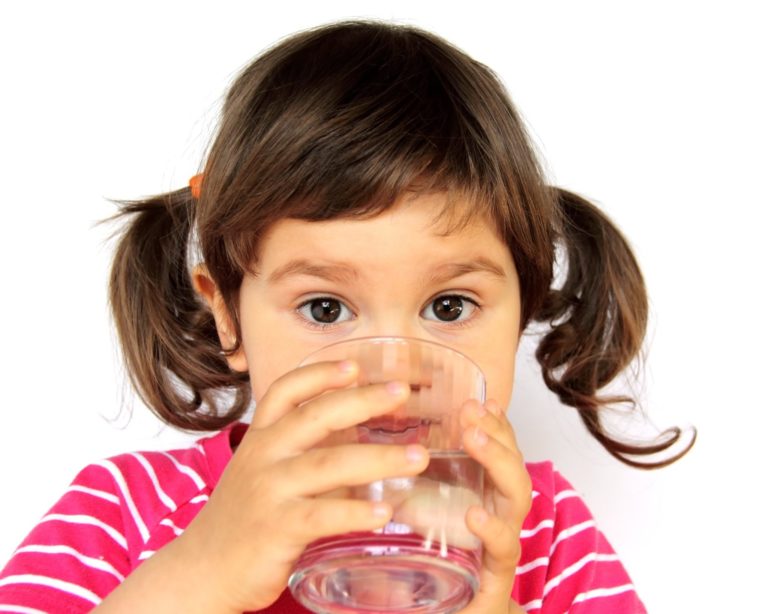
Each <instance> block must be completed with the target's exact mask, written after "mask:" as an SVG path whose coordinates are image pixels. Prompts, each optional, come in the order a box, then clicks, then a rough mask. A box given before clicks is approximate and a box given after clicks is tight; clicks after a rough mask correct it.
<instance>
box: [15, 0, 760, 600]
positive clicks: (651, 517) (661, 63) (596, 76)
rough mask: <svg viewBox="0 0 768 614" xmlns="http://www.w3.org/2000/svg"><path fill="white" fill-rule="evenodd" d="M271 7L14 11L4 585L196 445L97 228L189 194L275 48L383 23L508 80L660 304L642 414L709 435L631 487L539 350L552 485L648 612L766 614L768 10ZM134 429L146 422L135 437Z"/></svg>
mask: <svg viewBox="0 0 768 614" xmlns="http://www.w3.org/2000/svg"><path fill="white" fill-rule="evenodd" d="M266 4H267V3H264V5H265V6H266ZM269 4H277V6H273V7H271V8H269V9H267V8H260V7H261V6H262V5H261V3H256V2H253V3H234V2H218V3H216V4H214V3H210V4H195V3H190V2H184V3H154V2H153V3H151V4H150V3H147V4H143V3H135V2H134V3H131V4H130V5H128V4H125V5H123V8H116V6H117V5H116V4H115V5H107V3H99V4H97V3H95V2H94V3H93V4H90V5H87V4H85V3H72V2H68V3H53V2H50V3H47V4H46V3H43V4H40V3H34V4H33V3H27V4H25V5H24V8H14V9H8V8H3V9H1V11H2V13H0V62H1V63H2V73H0V74H1V76H0V78H1V79H2V82H1V84H0V89H1V90H2V95H0V163H1V168H0V203H1V204H0V207H1V211H2V213H0V220H1V221H0V262H1V263H2V273H1V277H0V279H1V280H2V286H0V287H1V291H2V295H0V296H1V297H2V301H0V310H1V311H0V314H1V315H2V324H3V334H2V337H1V338H2V351H1V352H0V361H1V363H0V367H2V368H1V369H0V378H2V379H1V380H0V384H1V386H2V388H1V390H2V392H3V399H2V404H1V405H0V412H2V413H1V414H0V493H2V495H0V496H2V506H0V510H2V511H1V512H0V514H2V525H1V526H2V528H0V559H2V560H5V559H7V558H8V557H9V556H10V555H11V553H12V551H13V549H14V547H15V546H16V544H17V543H18V542H19V541H20V540H21V539H22V538H23V536H24V535H25V533H26V532H27V531H28V530H29V529H30V528H31V527H32V526H33V524H34V523H35V522H36V521H37V520H38V519H39V518H40V516H41V515H43V514H44V512H45V511H46V509H47V508H48V506H49V505H50V504H52V503H53V501H54V500H55V499H56V498H57V496H58V495H59V493H61V492H62V490H63V489H64V488H65V487H66V485H67V484H68V483H69V481H70V479H71V478H72V477H73V476H74V474H75V472H76V471H77V470H78V469H79V468H80V467H82V466H83V465H84V464H86V463H88V462H91V461H93V460H96V459H99V458H102V457H104V456H109V455H113V454H116V453H118V452H122V451H127V450H133V449H137V448H163V447H168V446H174V445H177V444H178V443H180V442H181V441H183V440H184V439H185V436H183V435H180V434H178V433H174V432H171V431H168V430H163V429H162V428H161V427H160V426H159V425H158V424H157V423H155V422H154V421H153V420H152V419H151V418H150V417H149V413H148V411H147V410H146V409H144V408H143V407H141V405H140V404H139V403H138V402H136V401H134V400H133V399H132V397H131V394H130V392H129V390H128V388H127V386H126V384H125V382H124V377H123V375H122V373H121V371H120V367H119V360H118V357H117V350H116V348H115V345H114V339H113V335H112V333H111V329H110V324H109V320H108V313H107V307H106V291H105V281H106V275H107V268H108V263H109V257H110V249H111V247H110V244H109V243H106V242H105V240H106V237H107V233H106V231H105V229H104V228H95V229H94V228H93V227H92V224H93V222H95V221H96V220H97V219H100V218H104V217H106V216H108V215H110V214H111V213H112V212H113V207H112V205H111V204H110V203H109V202H108V201H107V200H106V198H137V197H140V196H144V195H148V194H153V193H157V192H161V191H167V190H170V189H175V188H178V187H181V186H183V185H185V183H186V180H187V178H188V177H189V176H190V175H192V174H194V173H195V172H196V171H197V169H198V167H199V165H200V161H201V155H202V152H203V149H204V147H205V145H206V142H207V137H208V135H209V134H210V133H211V130H212V128H213V126H214V124H215V121H216V111H217V109H218V105H219V101H220V96H221V95H222V94H223V92H224V90H225V88H226V86H227V84H228V83H229V82H230V79H231V78H232V76H233V75H234V73H235V72H236V71H237V69H239V68H240V67H241V66H242V65H243V64H245V63H246V62H247V61H248V60H249V59H250V58H251V57H253V56H254V55H256V54H257V53H258V52H259V51H260V50H262V49H263V48H264V47H266V46H267V45H269V44H271V43H273V42H275V41H276V40H277V39H279V38H281V37H283V36H285V35H287V34H289V33H292V32H294V31H296V30H298V29H301V28H304V27H309V26H313V25H317V24H319V23H324V22H327V21H331V20H334V19H337V18H341V17H352V16H359V17H378V18H384V19H394V20H397V21H399V22H404V23H413V24H417V25H420V26H423V27H425V28H427V29H431V30H433V31H435V32H436V33H438V34H440V35H442V36H444V37H446V38H447V39H449V40H451V41H452V42H454V43H456V44H458V45H459V46H461V47H462V48H464V49H465V50H466V51H468V52H469V53H470V54H471V55H473V56H475V57H476V58H477V59H479V60H480V61H482V62H484V63H486V64H488V65H489V66H491V67H492V68H493V69H494V70H495V71H496V72H497V73H498V74H499V75H500V76H501V78H502V79H503V81H504V82H505V83H506V85H507V86H508V88H509V90H510V92H511V95H512V98H513V100H514V101H515V103H516V104H517V106H518V108H519V110H520V111H521V113H522V115H523V116H524V117H525V119H526V121H527V123H528V124H529V125H530V127H531V130H532V134H533V137H534V139H535V141H536V143H537V145H538V147H539V148H540V150H541V152H542V155H543V157H544V158H545V159H546V161H547V165H548V168H549V169H550V174H551V177H552V180H553V181H555V182H557V183H558V184H560V185H562V186H565V187H568V188H570V189H572V190H575V191H578V192H581V193H582V194H584V195H586V196H588V197H590V198H592V199H594V200H595V201H596V202H598V203H599V204H601V205H602V206H603V207H604V208H605V210H607V211H608V213H609V214H610V215H612V216H613V217H614V219H615V220H616V222H617V223H618V224H619V226H620V227H621V228H622V229H623V230H624V231H625V233H626V234H627V235H628V237H629V238H630V240H631V242H632V244H633V245H634V247H635V249H636V252H637V255H638V258H639V260H640V262H641V264H642V266H643V268H644V271H645V275H646V278H647V284H648V289H649V293H650V296H651V301H652V322H651V327H650V333H649V339H648V360H647V364H646V377H645V379H644V380H642V381H641V383H640V384H638V385H637V386H636V388H638V390H639V392H640V393H641V397H642V399H643V402H644V406H645V408H646V410H647V412H648V414H649V416H650V419H651V420H652V422H653V423H654V424H656V425H657V426H658V427H660V428H664V427H667V426H669V425H673V424H680V425H684V426H685V425H689V424H694V425H696V426H697V427H698V429H699V441H698V443H697V444H696V446H695V448H694V450H693V451H692V452H691V454H690V455H689V456H688V457H687V458H685V459H684V460H683V461H681V462H679V463H678V464H677V465H674V466H672V467H670V468H667V469H664V470H661V471H658V472H652V473H643V472H640V471H636V470H631V469H628V468H625V467H623V466H621V465H620V464H619V463H618V462H616V461H614V460H613V459H611V458H610V457H608V455H607V454H605V453H604V452H602V451H601V450H600V449H599V447H598V446H597V445H596V444H594V443H592V442H591V440H590V439H589V438H588V437H587V436H586V434H585V433H584V431H583V429H582V428H581V427H580V426H579V424H578V422H577V420H576V419H575V417H574V411H573V410H571V409H568V408H565V407H562V406H560V405H559V404H558V403H557V401H556V400H555V399H554V398H553V396H552V395H551V394H550V393H549V392H548V391H547V390H546V389H545V388H544V386H543V384H542V383H541V378H540V376H539V375H538V373H537V371H536V368H535V361H534V360H533V358H532V351H533V340H527V341H526V342H525V344H524V345H523V347H522V349H521V354H520V358H519V369H518V373H517V385H516V386H517V387H516V391H515V395H514V398H513V401H512V406H511V410H510V415H511V417H512V419H513V423H514V424H515V425H516V427H517V429H518V432H519V437H520V439H521V445H522V447H523V449H524V452H525V453H526V455H527V457H528V458H529V459H530V460H539V459H544V458H549V459H553V460H554V461H555V462H556V464H557V465H558V467H559V468H560V469H561V470H562V471H563V472H564V473H565V474H566V476H567V477H568V478H569V479H570V480H571V481H572V482H573V483H574V484H575V486H576V488H577V489H578V490H580V491H581V492H582V493H583V495H584V497H585V498H586V500H587V502H588V503H589V505H590V506H591V508H592V510H593V512H594V514H595V516H596V517H597V519H598V522H599V524H600V525H601V527H602V528H603V529H604V531H605V532H606V534H607V535H608V537H609V539H610V540H611V541H612V543H613V545H614V546H615V548H616V549H617V550H618V552H619V554H620V555H621V557H622V558H623V561H624V563H625V565H626V566H627V568H628V569H629V571H630V573H631V575H632V577H633V579H634V580H635V583H636V585H637V587H638V590H639V592H640V593H641V595H642V596H643V598H644V600H645V601H646V602H647V605H648V606H649V609H650V611H651V612H704V611H706V612H712V611H724V610H727V611H740V610H744V611H757V610H759V609H760V608H761V607H764V603H763V600H762V599H758V594H759V593H762V592H763V591H761V590H760V589H761V582H762V574H761V573H760V572H761V568H762V570H764V568H765V564H764V562H761V559H764V556H765V554H764V551H765V548H766V539H765V532H764V529H763V527H762V523H760V521H761V520H764V518H765V511H764V509H765V508H764V507H763V506H762V503H761V501H762V499H760V498H759V495H761V494H762V490H763V487H764V484H765V478H764V469H765V468H766V463H765V460H764V458H765V455H764V449H765V447H766V443H765V435H764V433H765V429H766V417H765V416H766V413H767V411H768V403H767V402H766V399H765V394H764V382H765V378H766V374H765V366H766V360H765V358H764V352H765V350H764V348H765V346H766V341H768V336H767V335H766V332H765V324H764V319H765V317H766V313H768V309H767V308H768V305H767V304H766V298H765V291H764V289H763V285H764V284H765V274H764V273H763V271H762V269H763V265H764V264H765V249H764V241H765V239H764V237H765V228H764V223H765V221H766V214H765V210H766V205H767V204H768V203H766V200H767V199H766V196H765V187H764V174H765V169H766V162H768V160H767V159H766V142H767V139H768V130H767V129H766V119H765V114H766V110H768V97H767V96H766V91H765V70H766V68H765V60H766V58H768V45H766V37H765V25H766V20H765V19H764V18H763V17H762V16H761V15H760V14H759V12H758V10H757V9H754V8H752V7H756V6H759V4H760V3H758V2H754V3H751V4H748V3H746V2H730V3H728V4H727V5H726V3H719V4H717V5H715V4H714V3H711V4H710V3H700V2H699V3H690V4H686V3H680V2H664V3H648V2H646V3H642V4H640V3H637V4H636V5H635V6H634V8H630V7H629V3H615V2H614V3H609V2H605V3H597V2H533V1H531V2H507V3H505V4H501V3H499V4H493V5H492V4H490V3H486V2H482V1H477V0H475V1H473V2H470V3H466V2H464V3H460V4H459V3H457V4H456V5H455V8H453V7H452V5H449V4H446V3H440V4H437V3H435V4H434V5H431V4H430V3H426V2H425V3H416V2H413V1H407V2H400V1H398V2H394V1H393V2H387V3H385V2H365V1H361V0H357V1H356V2H347V3H344V2H327V1H326V2H313V3H306V6H305V5H303V4H301V3H288V2H286V3H269ZM18 5H19V6H20V3H19V4H18ZM5 6H6V7H7V5H5ZM761 280H762V281H761ZM121 407H128V408H129V409H130V408H131V407H133V408H134V412H133V417H132V418H131V419H130V420H129V417H130V416H129V413H130V412H129V411H128V410H126V411H123V412H122V413H121V411H120V408H121ZM630 427H631V425H630V426H627V425H624V426H621V428H627V429H630ZM635 427H637V425H635ZM635 427H632V428H635ZM641 430H642V429H641ZM627 432H628V434H632V433H633V432H635V433H636V432H638V431H632V430H628V431H627ZM761 552H763V554H762V556H761ZM755 603H758V604H761V605H754V604H755Z"/></svg>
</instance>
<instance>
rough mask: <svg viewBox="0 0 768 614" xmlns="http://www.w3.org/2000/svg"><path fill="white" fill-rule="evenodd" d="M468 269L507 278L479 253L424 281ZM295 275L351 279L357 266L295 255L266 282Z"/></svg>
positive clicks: (355, 276) (437, 270)
mask: <svg viewBox="0 0 768 614" xmlns="http://www.w3.org/2000/svg"><path fill="white" fill-rule="evenodd" d="M469 273H486V274H488V275H490V276H492V277H494V278H496V279H499V280H506V279H507V274H506V273H505V272H504V269H503V267H501V266H500V265H499V264H497V263H496V262H494V261H493V260H490V259H489V258H485V257H483V256H480V257H478V258H473V259H472V260H467V261H463V262H448V263H445V264H441V265H440V266H437V267H435V268H434V269H433V270H432V271H431V272H430V273H429V275H427V278H426V280H425V282H426V283H427V284H439V283H443V282H446V281H448V280H450V279H454V278H456V277H461V276H462V275H468V274H469ZM298 275H305V276H309V277H318V278H320V279H325V280H327V281H330V282H334V283H351V282H353V281H357V279H359V277H360V274H359V272H358V271H357V269H356V268H355V267H354V266H352V265H351V264H347V263H343V262H338V263H330V264H318V263H316V262H310V261H309V260H306V259H304V258H298V259H296V260H291V261H289V262H287V263H285V264H284V265H282V266H280V267H278V268H277V269H275V270H274V271H272V273H271V274H270V276H269V278H268V279H267V283H268V284H270V285H272V284H277V283H280V282H282V281H285V280H286V279H287V278H289V277H294V276H298Z"/></svg>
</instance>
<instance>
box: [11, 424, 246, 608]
mask: <svg viewBox="0 0 768 614" xmlns="http://www.w3.org/2000/svg"><path fill="white" fill-rule="evenodd" d="M228 450H229V432H228V430H225V431H222V432H220V433H218V434H215V435H212V436H210V437H205V438H202V439H200V440H198V441H197V442H196V443H195V444H193V445H190V446H189V447H187V448H183V449H175V450H168V451H145V452H131V453H127V454H120V455H117V456H113V457H111V458H107V459H104V460H101V461H97V462H95V463H92V464H90V465H88V466H86V467H85V468H83V469H82V470H81V471H80V472H79V473H78V474H77V476H76V477H75V479H74V481H73V482H72V484H71V485H70V486H69V487H68V488H67V489H66V491H65V492H64V493H63V495H62V496H61V498H60V499H59V500H58V501H57V502H56V503H55V504H54V505H53V507H52V508H51V509H50V510H49V512H48V513H47V514H46V515H45V516H44V517H43V518H42V519H41V520H40V522H39V523H38V524H37V526H36V527H35V528H34V529H33V530H32V532H31V533H30V534H29V535H28V536H27V537H26V539H25V540H24V541H23V542H22V544H21V546H20V547H19V548H18V549H17V551H16V553H15V554H14V556H13V558H12V559H11V560H10V561H9V562H8V564H7V565H6V566H5V568H4V569H3V570H2V572H0V604H3V605H2V607H5V606H6V605H8V604H13V605H14V607H18V608H27V609H24V611H32V610H28V608H33V609H35V611H39V610H42V611H87V610H89V609H92V608H93V606H94V605H96V604H98V603H99V602H100V600H101V599H102V598H103V597H104V596H105V595H106V594H107V593H109V592H110V591H111V590H112V589H113V588H114V587H115V586H116V585H117V584H119V583H120V582H122V580H123V579H124V578H125V577H126V576H127V575H128V574H129V573H130V571H131V570H132V569H133V568H134V567H135V566H136V565H137V564H138V563H139V562H140V561H141V560H142V559H143V558H145V555H148V554H151V550H150V549H151V548H152V547H153V546H154V545H155V544H162V543H165V542H167V541H170V540H171V539H172V538H173V537H174V536H175V535H178V533H179V531H180V530H181V529H182V528H183V527H184V526H186V524H188V522H189V521H191V519H192V518H193V517H194V515H195V514H196V512H197V511H198V510H199V508H200V507H201V506H202V505H203V504H204V502H205V501H206V500H207V498H208V497H207V495H208V493H209V492H210V491H211V489H212V488H213V484H214V475H213V473H212V471H213V470H212V466H215V465H216V463H221V464H223V463H225V460H226V459H225V458H222V457H226V453H227V451H228ZM229 453H230V454H231V451H230V452H229ZM2 607H0V609H2ZM14 611H16V610H14ZM18 611H21V610H18Z"/></svg>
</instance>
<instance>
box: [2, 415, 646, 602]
mask: <svg viewBox="0 0 768 614" xmlns="http://www.w3.org/2000/svg"><path fill="white" fill-rule="evenodd" d="M246 428H247V427H246V425H243V424H237V425H235V426H234V427H232V428H229V429H226V430H224V431H222V432H220V433H218V434H216V435H213V436H211V437H207V438H204V439H201V440H199V442H198V443H197V444H196V445H195V446H193V447H191V448H187V449H182V450H173V451H170V452H142V453H132V454H123V455H120V456H117V457H114V458H112V459H109V460H104V461H101V462H97V463H94V464H93V465H89V466H88V467H86V468H85V469H84V470H83V471H81V472H80V473H79V474H78V476H77V477H76V478H75V480H74V482H73V483H72V485H71V486H70V487H69V488H68V489H67V491H66V492H65V493H64V495H63V496H62V498H61V499H60V500H59V501H58V502H57V503H56V504H55V505H54V506H53V507H52V508H51V510H50V511H49V512H48V514H46V515H45V516H44V517H43V518H42V520H41V521H40V523H39V524H38V525H37V526H36V527H35V528H34V529H33V530H32V532H31V533H30V534H29V535H28V536H27V538H26V539H25V540H24V541H23V542H22V544H21V546H20V547H19V548H18V550H17V551H16V552H15V554H14V556H13V557H12V558H11V560H10V561H9V562H8V564H7V565H6V567H5V568H4V569H3V571H2V572H1V573H0V612H16V613H27V614H31V613H38V612H56V613H59V612H61V613H75V612H87V611H89V610H91V609H93V608H94V607H95V606H96V605H97V604H98V603H100V601H101V600H102V599H103V598H104V597H105V596H106V595H107V594H108V593H109V592H110V591H112V590H113V589H114V588H115V587H116V586H117V585H118V584H120V582H122V580H123V579H124V578H125V577H126V576H127V575H128V574H129V573H131V571H132V570H133V569H135V568H136V567H137V566H138V565H139V564H141V562H142V561H143V560H145V559H147V558H148V557H150V556H152V554H153V553H154V552H156V551H157V550H159V549H160V548H162V547H163V546H164V545H166V544H167V543H169V542H170V541H171V540H173V539H174V538H175V537H176V536H178V535H180V534H181V533H182V532H183V530H184V529H185V528H186V527H187V526H188V525H189V523H190V522H191V521H192V519H193V518H194V517H195V515H196V514H197V513H198V512H199V511H200V509H201V508H202V506H203V505H205V503H206V501H207V500H208V496H209V495H210V493H211V491H212V489H213V488H214V486H215V485H216V483H217V482H218V479H219V477H220V476H221V473H222V472H223V471H224V468H225V467H226V465H227V463H228V462H229V460H230V458H231V457H232V446H231V444H232V442H236V441H238V440H239V438H240V437H242V434H243V432H244V431H245V429H246ZM527 467H528V471H529V473H530V475H531V479H532V482H533V490H534V492H533V497H534V498H533V505H532V508H531V512H530V514H529V515H528V517H527V518H526V520H525V524H524V525H523V530H522V533H521V545H522V557H521V559H520V563H519V565H518V569H517V577H516V580H515V585H514V588H513V590H512V597H513V598H514V599H515V600H516V601H517V602H518V603H519V604H520V605H522V606H523V608H524V609H525V610H526V611H528V612H536V613H547V614H549V613H552V614H560V613H563V612H571V613H573V614H579V613H580V612H592V613H603V612H605V613H608V612H610V613H612V614H615V613H622V614H625V613H630V614H631V613H635V612H645V608H644V607H643V605H642V603H641V602H640V600H639V599H638V597H637V594H636V592H635V590H634V587H633V586H632V583H631V581H630V579H629V577H628V575H627V573H626V571H625V570H624V567H623V566H622V564H621V563H620V562H619V560H618V558H617V556H616V554H615V553H614V551H613V549H612V548H611V546H610V544H609V543H608V541H607V540H606V539H605V537H604V536H603V535H602V533H600V531H599V530H598V529H597V527H596V526H595V523H594V520H593V519H592V516H591V514H590V513H589V510H588V509H587V507H586V506H585V504H584V502H583V501H582V500H581V498H580V497H579V496H578V494H577V493H576V492H574V490H573V489H572V488H571V486H570V485H569V484H568V482H566V481H565V480H564V479H563V478H562V476H560V474H559V473H557V472H556V471H554V470H553V468H552V465H551V464H550V463H534V464H529V465H528V466H527ZM264 612H270V613H282V614H291V613H297V614H298V613H300V612H307V610H305V609H304V608H303V607H301V606H300V605H298V604H297V603H296V602H295V601H294V600H293V599H292V597H291V595H290V593H289V592H288V591H285V592H284V593H283V594H282V596H281V597H280V599H279V600H278V601H277V602H275V603H274V604H272V606H270V607H269V608H268V609H266V610H264Z"/></svg>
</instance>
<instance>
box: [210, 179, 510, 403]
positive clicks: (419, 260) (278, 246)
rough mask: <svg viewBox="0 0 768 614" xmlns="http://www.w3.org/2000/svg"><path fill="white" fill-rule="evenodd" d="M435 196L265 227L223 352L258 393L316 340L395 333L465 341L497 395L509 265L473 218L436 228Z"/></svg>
mask: <svg viewBox="0 0 768 614" xmlns="http://www.w3.org/2000/svg"><path fill="white" fill-rule="evenodd" d="M445 199H446V196H445V195H444V194H429V195H422V196H417V197H410V198H408V199H401V200H400V201H399V202H397V203H396V204H395V205H394V206H393V207H392V208H390V209H389V210H387V211H385V212H384V213H382V214H380V215H378V216H376V217H375V218H371V219H366V220H332V221H326V222H306V221H300V220H293V219H287V220H282V221H280V222H277V223H276V224H275V225H274V226H273V227H272V228H271V229H270V231H269V232H268V233H267V235H266V236H265V237H264V238H263V240H262V242H261V245H260V252H259V267H258V275H257V276H253V275H246V276H245V278H244V279H243V283H242V287H241V291H240V316H241V325H242V333H243V350H242V351H241V352H240V353H239V354H238V355H236V356H234V357H232V358H231V359H230V365H231V366H232V367H233V368H234V369H237V370H241V371H242V370H246V369H247V370H248V371H249V373H250V377H251V385H252V388H253V393H254V397H255V398H256V399H257V400H258V399H260V398H261V397H262V396H263V394H264V393H265V392H266V390H267V388H268V387H269V386H270V384H271V383H272V382H274V381H275V379H277V378H278V377H279V376H280V375H282V374H284V373H286V372H287V371H290V370H292V369H293V368H295V367H296V366H297V365H298V363H299V362H300V361H301V360H302V359H303V358H304V357H305V356H306V355H307V354H309V353H310V352H312V351H314V350H316V349H319V348H321V347H323V346H325V345H328V344H329V343H333V342H336V341H341V340H345V339H353V338H356V337H366V336H372V335H387V336H388V335H397V336H407V337H418V338H420V339H426V340H430V341H436V342H438V343H442V344H444V345H447V346H450V347H452V348H454V349H456V350H459V351H460V352H463V353H464V354H466V355H467V356H469V357H470V358H472V359H473V360H474V361H475V362H476V363H477V364H478V365H479V366H480V368H481V369H482V370H483V373H485V376H486V380H487V397H488V399H495V400H496V401H498V402H499V403H500V404H501V405H502V407H506V406H507V404H508V403H509V399H510V396H511V394H512V383H513V374H514V361H515V351H516V350H517V345H518V336H519V330H518V329H519V323H520V290H519V284H518V278H517V271H516V269H515V265H514V263H513V262H512V257H511V256H510V253H509V250H508V248H507V247H506V246H505V244H504V243H503V242H502V241H501V240H500V239H499V238H498V237H497V236H496V234H495V232H494V231H493V230H492V228H491V226H490V225H489V224H488V223H487V222H485V221H483V220H480V219H478V220H476V221H474V222H473V223H472V224H471V225H468V226H467V227H465V228H463V229H461V230H458V231H455V232H453V233H452V234H450V235H448V236H439V234H437V233H439V232H440V230H441V229H442V228H441V227H442V226H444V224H441V223H438V224H437V225H435V224H434V223H433V220H434V218H435V215H436V214H437V213H439V212H440V211H441V210H442V207H443V204H444V202H445ZM494 270H495V272H494ZM196 282H197V285H198V288H200V287H201V285H200V283H199V279H196ZM206 298H208V299H209V302H210V299H211V297H210V296H207V297H206ZM436 299H440V300H439V301H437V300H436ZM445 299H447V301H445V302H444V300H445ZM473 301H474V303H476V304H477V305H478V306H475V304H473ZM217 322H218V324H219V330H220V331H221V330H222V329H223V328H226V326H227V323H226V322H223V321H222V318H220V317H217ZM323 325H324V326H325V327H324V328H321V326H323ZM223 343H224V345H227V341H226V339H224V340H223Z"/></svg>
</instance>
